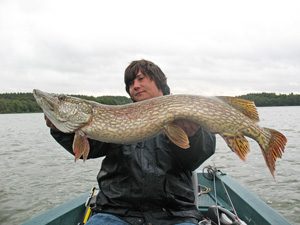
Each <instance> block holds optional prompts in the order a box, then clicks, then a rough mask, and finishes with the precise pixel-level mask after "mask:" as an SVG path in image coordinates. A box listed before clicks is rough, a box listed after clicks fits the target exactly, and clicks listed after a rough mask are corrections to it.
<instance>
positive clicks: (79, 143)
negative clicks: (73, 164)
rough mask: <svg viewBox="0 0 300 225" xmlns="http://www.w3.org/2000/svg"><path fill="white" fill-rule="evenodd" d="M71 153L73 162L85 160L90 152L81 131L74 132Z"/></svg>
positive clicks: (87, 142)
mask: <svg viewBox="0 0 300 225" xmlns="http://www.w3.org/2000/svg"><path fill="white" fill-rule="evenodd" d="M73 152H74V155H75V161H76V160H77V159H80V158H81V156H82V158H83V160H86V159H87V157H88V155H89V152H90V144H89V141H88V139H87V137H86V135H85V134H84V133H83V132H82V131H76V132H75V136H74V140H73Z"/></svg>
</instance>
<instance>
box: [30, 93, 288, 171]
mask: <svg viewBox="0 0 300 225" xmlns="http://www.w3.org/2000/svg"><path fill="white" fill-rule="evenodd" d="M33 95H34V97H35V99H36V101H37V103H38V104H39V105H40V107H41V108H42V109H43V111H44V113H45V115H46V116H47V117H48V118H49V119H50V121H51V122H52V123H53V124H54V125H55V126H56V127H57V128H58V129H59V130H60V131H62V132H65V133H71V132H74V133H75V136H74V142H73V151H74V154H75V159H78V158H81V157H83V159H86V158H87V157H88V153H89V142H88V138H91V139H95V140H99V141H103V142H109V143H123V144H128V143H134V142H138V141H142V140H145V139H147V138H150V137H152V136H154V135H156V134H158V133H159V132H164V133H165V134H166V135H167V136H168V137H169V139H170V140H171V141H172V142H174V143H175V144H176V145H178V146H179V147H181V148H183V149H187V148H189V139H188V137H187V135H186V133H185V132H184V131H183V130H182V129H181V128H180V127H179V126H177V125H176V123H174V121H175V120H179V119H184V120H189V121H192V122H195V123H197V124H199V125H200V126H201V127H202V128H204V129H206V130H208V131H210V132H212V133H215V134H219V135H221V136H222V137H223V138H224V140H225V141H226V143H227V145H228V146H229V147H230V148H231V150H232V151H234V152H235V153H236V154H237V155H238V156H239V157H240V158H241V159H242V160H245V158H246V155H247V153H248V152H249V143H248V141H247V139H246V138H245V136H246V137H249V138H252V139H254V140H255V141H256V142H257V143H258V144H259V146H260V148H261V150H262V153H263V156H264V159H265V161H266V164H267V166H268V168H269V170H270V172H271V174H272V175H273V176H274V171H275V162H276V159H277V158H281V156H282V153H283V152H284V147H285V144H286V142H287V140H286V137H285V136H284V135H283V134H281V133H280V132H278V131H276V130H273V129H269V128H261V127H259V126H258V124H257V122H258V121H259V118H258V113H257V110H256V107H255V105H254V103H253V102H252V101H248V100H244V99H239V98H234V97H204V96H197V95H168V96H162V97H157V98H152V99H149V100H145V101H141V102H137V103H130V104H126V105H118V106H111V105H103V104H99V103H96V102H92V101H87V100H84V99H80V98H75V97H72V96H67V95H62V94H60V95H58V94H50V93H46V92H42V91H39V90H33Z"/></svg>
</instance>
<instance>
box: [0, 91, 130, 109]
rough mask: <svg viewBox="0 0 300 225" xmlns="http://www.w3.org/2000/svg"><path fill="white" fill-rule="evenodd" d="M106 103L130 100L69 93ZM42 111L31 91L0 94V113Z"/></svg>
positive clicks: (127, 99)
mask: <svg viewBox="0 0 300 225" xmlns="http://www.w3.org/2000/svg"><path fill="white" fill-rule="evenodd" d="M71 96H74V97H78V98H83V99H87V100H90V101H95V102H99V103H101V104H106V105H122V104H127V103H130V102H132V101H131V99H130V98H127V97H125V96H99V97H94V96H86V95H71ZM33 112H42V109H41V108H40V106H39V105H38V104H37V103H36V101H35V98H34V97H33V94H32V93H4V94H0V113H33Z"/></svg>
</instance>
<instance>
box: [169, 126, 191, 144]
mask: <svg viewBox="0 0 300 225" xmlns="http://www.w3.org/2000/svg"><path fill="white" fill-rule="evenodd" d="M164 133H165V134H166V135H167V136H168V138H169V139H170V140H171V141H172V142H173V143H174V144H175V145H177V146H179V147H180V148H183V149H187V148H189V147H190V141H189V138H188V136H187V134H186V133H185V131H184V130H183V129H182V128H181V127H179V126H178V125H176V124H174V123H169V124H167V125H165V126H164Z"/></svg>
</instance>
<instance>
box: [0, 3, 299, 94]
mask: <svg viewBox="0 0 300 225" xmlns="http://www.w3.org/2000/svg"><path fill="white" fill-rule="evenodd" d="M136 59H148V60H151V61H153V62H154V63H156V64H157V65H159V66H160V68H161V69H162V70H163V71H164V73H165V74H166V76H167V78H168V83H169V85H170V87H171V91H172V93H174V94H179V93H181V94H199V95H241V94H246V93H254V92H255V93H256V92H275V93H283V94H289V93H291V92H293V93H298V94H299V93H300V1H297V0H295V1H290V0H279V1H276V0H272V1H264V0H249V1H243V0H236V1H233V0H220V1H213V0H212V1H208V0H205V1H201V0H195V1H192V0H151V1H150V0H149V1H143V0H126V1H124V0H119V1H117V0H108V1H101V0H82V1H76V0H48V1H44V0H26V1H23V0H20V1H18V0H0V92H1V93H4V92H31V91H32V89H34V88H37V89H41V90H44V91H48V92H53V93H66V94H88V95H94V96H100V95H126V92H125V88H124V83H123V75H124V70H125V68H126V67H127V66H128V65H129V63H130V62H131V61H132V60H136Z"/></svg>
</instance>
